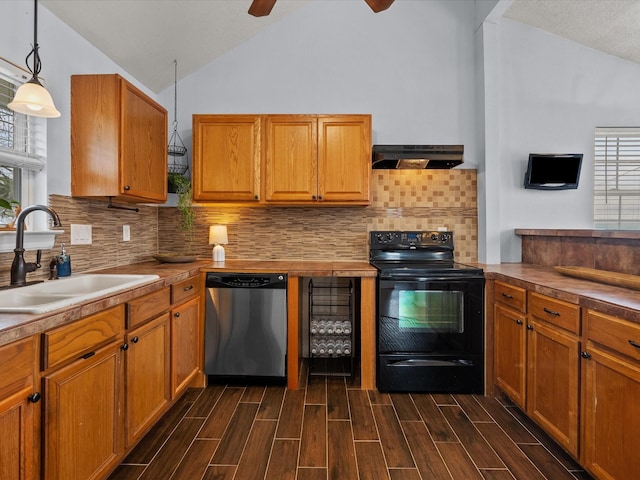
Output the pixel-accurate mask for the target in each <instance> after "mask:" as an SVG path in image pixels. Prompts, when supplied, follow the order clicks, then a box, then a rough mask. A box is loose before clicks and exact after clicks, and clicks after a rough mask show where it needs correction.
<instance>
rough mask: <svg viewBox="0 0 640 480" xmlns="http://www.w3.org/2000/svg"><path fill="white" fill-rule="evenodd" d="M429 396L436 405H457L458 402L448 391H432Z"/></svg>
mask: <svg viewBox="0 0 640 480" xmlns="http://www.w3.org/2000/svg"><path fill="white" fill-rule="evenodd" d="M431 398H433V401H434V402H435V404H436V405H457V404H458V403H457V402H456V401H455V400H454V399H453V396H451V395H449V394H448V393H432V394H431Z"/></svg>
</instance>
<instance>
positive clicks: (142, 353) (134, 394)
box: [125, 313, 171, 447]
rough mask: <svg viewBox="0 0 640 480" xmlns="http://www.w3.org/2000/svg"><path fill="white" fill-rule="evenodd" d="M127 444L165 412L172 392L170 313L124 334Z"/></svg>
mask: <svg viewBox="0 0 640 480" xmlns="http://www.w3.org/2000/svg"><path fill="white" fill-rule="evenodd" d="M125 344H126V345H127V349H126V352H125V372H126V373H125V382H126V383H125V403H126V425H127V429H126V432H127V433H126V436H127V441H126V446H127V447H129V446H131V445H132V444H134V443H135V442H136V441H137V440H138V439H139V438H140V437H141V436H142V435H143V434H144V433H146V431H147V430H148V429H149V427H150V426H151V425H152V424H153V423H154V422H155V420H156V419H157V418H158V417H159V416H160V415H161V414H162V413H163V412H164V410H165V409H166V407H167V404H168V403H169V401H170V399H171V394H170V391H169V386H170V385H169V314H168V313H165V314H162V315H160V316H159V317H157V318H155V319H153V320H151V321H150V322H148V323H145V324H143V325H142V326H140V327H138V328H135V329H133V330H131V331H130V332H129V333H127V335H126V337H125Z"/></svg>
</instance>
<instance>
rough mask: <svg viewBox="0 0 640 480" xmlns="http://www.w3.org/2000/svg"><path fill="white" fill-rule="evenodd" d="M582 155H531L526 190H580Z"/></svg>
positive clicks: (525, 182)
mask: <svg viewBox="0 0 640 480" xmlns="http://www.w3.org/2000/svg"><path fill="white" fill-rule="evenodd" d="M581 166H582V154H581V153H566V154H562V153H531V154H529V164H528V165H527V172H526V173H525V175H524V188H533V189H537V190H568V189H572V188H578V181H579V180H580V167H581Z"/></svg>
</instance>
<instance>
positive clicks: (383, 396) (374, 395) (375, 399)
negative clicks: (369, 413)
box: [367, 390, 391, 405]
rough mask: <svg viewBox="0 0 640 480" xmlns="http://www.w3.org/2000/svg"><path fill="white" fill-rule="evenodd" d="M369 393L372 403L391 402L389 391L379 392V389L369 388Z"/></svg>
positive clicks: (386, 403)
mask: <svg viewBox="0 0 640 480" xmlns="http://www.w3.org/2000/svg"><path fill="white" fill-rule="evenodd" d="M367 393H368V394H369V401H370V402H371V404H372V405H374V404H384V405H389V404H391V397H390V396H389V394H388V393H382V392H378V391H377V390H367Z"/></svg>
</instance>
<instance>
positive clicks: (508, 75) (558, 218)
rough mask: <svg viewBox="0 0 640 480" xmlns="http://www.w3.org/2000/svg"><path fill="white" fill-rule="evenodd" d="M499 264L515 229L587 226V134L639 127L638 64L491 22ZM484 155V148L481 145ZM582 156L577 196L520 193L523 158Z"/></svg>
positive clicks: (513, 248)
mask: <svg viewBox="0 0 640 480" xmlns="http://www.w3.org/2000/svg"><path fill="white" fill-rule="evenodd" d="M497 48H498V52H497V56H498V60H497V63H498V67H497V68H498V71H499V76H500V80H499V81H500V92H499V98H498V103H499V106H498V116H499V119H498V122H499V137H498V138H493V139H492V142H494V147H495V146H496V145H497V149H498V151H499V156H500V158H499V166H500V169H499V170H500V171H499V172H490V174H491V175H499V184H500V204H501V205H500V212H499V215H500V228H501V261H502V262H511V261H520V259H521V249H520V239H519V237H516V236H515V235H514V234H513V230H514V229H515V228H571V229H580V228H587V229H590V228H593V222H592V210H593V201H592V195H593V134H594V128H595V127H597V126H638V125H640V108H639V105H640V88H639V87H638V86H639V85H640V65H637V64H635V63H631V62H628V61H625V60H622V59H619V58H616V57H613V56H611V55H607V54H604V53H601V52H598V51H596V50H593V49H590V48H587V47H583V46H581V45H579V44H577V43H574V42H571V41H569V40H565V39H563V38H560V37H557V36H555V35H551V34H549V33H546V32H543V31H541V30H538V29H536V28H533V27H529V26H526V25H523V24H520V23H518V22H514V21H511V20H508V19H504V18H503V19H500V21H499V22H498V47H497ZM487 149H488V147H487ZM533 152H565V153H566V152H568V153H583V154H584V159H583V165H582V173H581V176H580V185H579V187H578V189H577V190H564V191H540V190H525V189H524V187H523V179H524V172H525V170H526V165H527V159H528V155H529V153H533Z"/></svg>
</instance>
